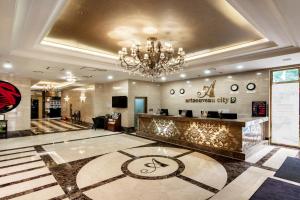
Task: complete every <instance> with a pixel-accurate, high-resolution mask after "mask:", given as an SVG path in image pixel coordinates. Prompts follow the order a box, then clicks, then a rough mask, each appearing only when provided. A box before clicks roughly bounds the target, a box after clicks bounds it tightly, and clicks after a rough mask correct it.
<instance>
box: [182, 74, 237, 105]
mask: <svg viewBox="0 0 300 200" xmlns="http://www.w3.org/2000/svg"><path fill="white" fill-rule="evenodd" d="M215 85H216V81H215V80H214V81H213V83H212V84H211V85H210V86H203V90H202V91H201V92H198V93H197V97H198V98H189V99H186V100H185V102H186V103H224V104H228V103H236V97H230V98H228V97H217V98H216V97H215ZM205 97H208V98H205Z"/></svg>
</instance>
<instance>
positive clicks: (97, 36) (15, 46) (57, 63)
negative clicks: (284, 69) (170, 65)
mask: <svg viewBox="0 0 300 200" xmlns="http://www.w3.org/2000/svg"><path fill="white" fill-rule="evenodd" d="M299 7H300V1H297V0H181V1H179V0H165V1H162V0H161V1H158V0H140V1H137V0H123V1H121V0H93V1H92V0H1V1H0V63H1V65H2V63H4V62H7V61H10V62H11V63H12V65H13V68H11V69H5V68H3V67H2V66H0V73H1V74H2V73H7V74H9V75H11V76H22V77H28V78H31V79H38V80H48V81H57V82H60V81H64V79H62V77H64V76H65V75H66V72H67V71H71V72H72V74H73V75H74V76H76V78H77V80H78V82H79V83H81V82H82V83H88V84H92V83H105V82H109V81H117V80H124V79H135V80H145V79H143V78H142V77H140V76H132V75H129V74H128V73H124V72H123V71H122V69H121V67H120V63H119V61H118V57H117V55H116V53H117V51H118V50H119V49H120V47H121V46H123V45H125V46H126V45H129V44H130V42H132V41H137V40H139V41H140V42H143V41H145V39H146V38H147V37H148V36H149V35H151V34H150V33H152V34H154V36H157V37H158V38H159V39H162V40H171V41H173V42H174V45H175V47H180V46H181V47H183V48H185V50H186V52H187V53H188V54H187V57H186V62H185V65H184V71H183V73H185V74H186V76H185V79H189V78H195V77H199V76H201V77H206V76H212V75H219V74H232V73H236V72H242V71H250V70H259V69H266V68H273V67H279V66H286V65H290V64H299V63H300V48H299V47H300V28H299V27H300V15H299V12H298V8H299ZM242 16H243V17H242ZM254 27H255V28H254ZM262 38H263V39H262ZM90 50H92V51H90ZM195 51H196V52H195ZM237 66H243V68H239V69H238V68H237ZM207 69H212V70H211V71H212V73H210V74H205V73H204V72H205V70H207ZM108 77H113V79H110V78H108ZM178 79H182V77H180V76H179V74H174V75H170V76H168V77H167V79H166V81H172V80H178ZM148 81H151V80H148ZM157 81H161V80H157Z"/></svg>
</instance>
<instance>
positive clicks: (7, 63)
mask: <svg viewBox="0 0 300 200" xmlns="http://www.w3.org/2000/svg"><path fill="white" fill-rule="evenodd" d="M12 67H13V65H12V64H11V63H10V62H5V63H3V68H5V69H11V68H12Z"/></svg>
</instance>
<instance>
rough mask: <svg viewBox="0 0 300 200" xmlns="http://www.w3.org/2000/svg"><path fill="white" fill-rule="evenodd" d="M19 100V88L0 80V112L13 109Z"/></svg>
mask: <svg viewBox="0 0 300 200" xmlns="http://www.w3.org/2000/svg"><path fill="white" fill-rule="evenodd" d="M20 102H21V93H20V91H19V89H18V88H17V87H16V86H14V85H12V84H11V83H8V82H6V81H0V113H7V112H9V111H11V110H13V109H15V108H16V107H17V106H18V105H19V103H20Z"/></svg>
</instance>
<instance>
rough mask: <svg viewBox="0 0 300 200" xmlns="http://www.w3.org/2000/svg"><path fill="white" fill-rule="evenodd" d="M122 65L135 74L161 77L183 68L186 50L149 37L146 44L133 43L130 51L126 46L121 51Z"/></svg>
mask: <svg viewBox="0 0 300 200" xmlns="http://www.w3.org/2000/svg"><path fill="white" fill-rule="evenodd" d="M119 57H120V62H121V67H122V68H123V69H124V70H125V71H127V72H129V73H133V74H139V75H141V76H144V77H148V78H152V79H155V78H159V77H162V76H165V75H168V74H172V73H174V72H178V71H181V70H182V69H183V64H184V58H185V52H184V51H183V48H178V50H177V51H175V49H174V48H173V46H172V44H171V43H170V42H165V43H164V44H162V43H161V42H160V41H158V40H157V38H155V37H149V38H148V39H147V42H146V44H145V45H143V46H141V45H136V44H134V45H132V47H131V49H130V52H128V51H127V48H126V47H123V48H122V50H121V51H119Z"/></svg>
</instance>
